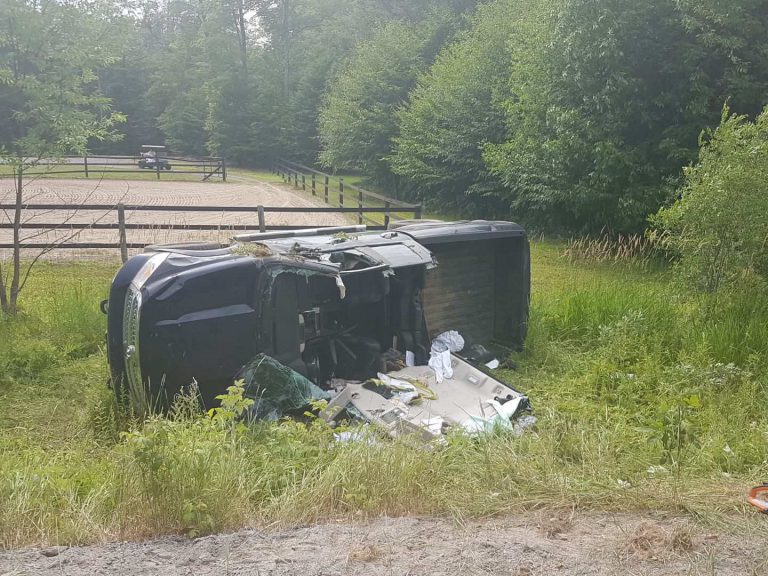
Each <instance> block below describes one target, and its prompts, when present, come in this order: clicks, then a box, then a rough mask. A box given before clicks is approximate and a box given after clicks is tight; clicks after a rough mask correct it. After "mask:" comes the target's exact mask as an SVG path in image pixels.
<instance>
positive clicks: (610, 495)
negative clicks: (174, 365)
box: [0, 241, 768, 547]
mask: <svg viewBox="0 0 768 576" xmlns="http://www.w3.org/2000/svg"><path fill="white" fill-rule="evenodd" d="M564 250H565V246H564V245H563V244H556V243H550V242H545V241H540V242H535V243H534V245H533V247H532V257H533V264H532V269H533V302H532V317H531V326H530V336H529V339H528V347H527V350H526V351H525V352H524V353H523V354H520V355H517V356H516V357H515V359H514V360H515V361H516V362H517V365H518V368H517V370H515V371H506V372H504V377H505V378H507V379H508V380H509V381H510V382H511V383H513V384H514V385H515V386H517V387H518V388H520V389H522V390H523V391H525V392H526V393H528V394H529V395H530V398H531V401H532V403H533V406H534V407H535V410H536V415H537V417H538V418H539V422H538V425H537V428H536V430H535V431H532V432H529V433H527V434H525V435H524V436H523V437H522V438H514V437H511V436H508V435H504V434H498V435H489V436H486V437H483V438H475V439H469V438H466V437H461V436H455V437H451V438H450V441H449V443H448V445H447V446H445V447H443V448H440V449H436V450H424V449H422V448H418V447H415V446H413V445H411V444H410V443H409V441H408V440H407V439H404V440H400V441H398V442H384V443H377V444H374V445H369V444H366V443H357V444H355V443H351V444H345V445H338V444H334V443H333V442H331V437H332V435H331V432H330V430H329V429H328V428H327V427H325V426H324V425H321V424H319V423H316V424H314V425H311V426H306V425H302V424H297V423H295V422H283V423H281V424H277V425H261V426H257V427H255V428H253V429H250V430H244V429H242V428H241V427H238V426H234V425H233V424H232V423H231V422H228V421H226V420H221V419H218V420H211V419H210V418H205V417H201V416H199V415H196V414H194V413H193V411H192V410H190V409H188V408H185V407H184V406H181V407H180V408H179V411H178V413H177V414H176V417H175V418H168V419H161V418H154V419H150V420H149V421H147V422H144V423H139V422H132V421H130V419H128V418H126V417H124V416H122V415H121V414H120V413H119V412H118V411H116V410H115V406H114V403H113V401H112V398H111V394H110V392H109V390H108V389H107V388H106V385H105V382H106V378H107V369H106V361H105V356H104V350H103V336H104V330H105V323H104V317H103V316H102V315H101V314H100V312H98V302H99V300H101V299H103V298H105V297H106V292H107V288H108V285H109V282H110V279H111V277H112V275H113V274H114V272H115V270H116V264H115V265H108V264H92V263H89V264H82V265H80V264H66V265H64V264H59V265H56V264H42V265H40V267H39V268H38V269H37V271H36V274H34V276H33V278H32V280H31V281H30V285H29V287H28V289H27V292H26V293H25V294H24V295H23V298H22V305H23V312H22V314H21V315H20V316H19V317H18V318H16V319H11V320H9V319H3V320H0V400H1V401H2V402H3V405H4V409H3V417H2V419H0V547H15V546H22V545H33V544H46V543H65V544H70V543H83V542H94V541H103V540H110V539H118V538H142V537H146V536H150V535H156V534H165V533H184V534H189V535H198V534H203V533H208V532H214V531H222V530H230V529H236V528H239V527H242V526H252V525H265V524H270V525H286V524H292V523H302V522H312V521H316V520H319V519H328V518H346V517H354V518H359V517H366V516H379V515H382V514H387V515H408V514H438V515H448V516H451V517H454V518H457V519H459V520H460V519H461V518H465V517H477V516H484V515H491V514H502V513H508V512H511V511H515V510H520V509H529V508H534V507H575V508H578V509H596V510H648V509H653V510H662V511H669V512H677V513H683V514H688V515H690V516H691V517H693V518H695V519H696V520H697V521H699V522H702V523H711V524H717V525H718V526H723V525H728V524H729V523H735V522H738V523H744V522H750V521H751V520H753V519H754V518H755V517H756V514H755V513H754V511H753V510H752V509H748V507H747V506H746V505H745V503H744V493H745V490H746V489H747V488H748V487H749V486H750V485H752V484H754V483H756V482H759V481H761V480H763V479H765V478H766V477H768V464H766V460H767V459H768V449H766V445H767V444H766V436H767V435H768V416H766V407H768V397H767V396H766V391H767V385H768V378H766V370H765V368H766V359H768V355H766V348H768V304H766V303H765V302H764V301H760V300H757V299H753V298H735V297H730V298H725V297H721V298H719V299H718V298H714V297H710V298H702V297H696V298H685V297H682V296H680V295H679V291H678V290H677V289H676V287H675V285H674V283H673V282H672V281H671V275H670V273H669V272H668V271H666V270H665V269H664V268H663V267H662V268H658V269H654V268H652V267H649V266H648V265H647V264H644V265H642V266H640V265H633V264H631V263H625V264H619V265H608V264H598V263H594V262H591V261H578V260H577V261H574V260H573V259H569V258H565V257H564V256H563V253H564ZM755 526H757V524H755ZM756 529H757V528H756Z"/></svg>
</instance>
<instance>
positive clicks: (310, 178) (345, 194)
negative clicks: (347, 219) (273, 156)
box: [272, 159, 422, 228]
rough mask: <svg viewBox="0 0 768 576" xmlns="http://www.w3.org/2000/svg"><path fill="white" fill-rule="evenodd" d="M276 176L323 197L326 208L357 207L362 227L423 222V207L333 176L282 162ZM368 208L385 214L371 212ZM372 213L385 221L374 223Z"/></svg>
mask: <svg viewBox="0 0 768 576" xmlns="http://www.w3.org/2000/svg"><path fill="white" fill-rule="evenodd" d="M272 172H273V173H275V174H277V175H278V176H281V177H282V178H283V181H284V182H286V183H288V184H292V185H293V186H294V187H295V188H301V189H302V190H303V191H304V192H311V193H312V196H320V197H321V198H322V199H323V200H324V201H325V203H326V204H330V205H336V206H338V207H339V208H346V207H349V206H357V208H356V209H354V210H353V212H357V222H358V224H373V225H383V227H384V228H388V227H389V222H390V220H402V219H404V218H415V219H420V218H421V212H422V205H421V204H411V203H410V202H403V201H402V200H397V199H395V198H390V197H389V196H384V195H382V194H377V193H376V192H371V191H370V190H365V189H364V188H360V187H359V186H353V185H351V184H347V183H345V182H344V178H343V177H341V176H332V175H330V174H326V173H325V172H320V171H319V170H315V169H314V168H310V167H308V166H303V165H301V164H297V163H296V162H291V161H289V160H283V159H279V160H277V161H276V162H275V164H274V165H273V167H272ZM345 202H346V204H345ZM366 207H367V208H380V209H381V210H375V211H373V210H367V208H366ZM371 213H379V214H383V215H384V218H383V220H377V219H373V218H371V217H370V216H368V214H371Z"/></svg>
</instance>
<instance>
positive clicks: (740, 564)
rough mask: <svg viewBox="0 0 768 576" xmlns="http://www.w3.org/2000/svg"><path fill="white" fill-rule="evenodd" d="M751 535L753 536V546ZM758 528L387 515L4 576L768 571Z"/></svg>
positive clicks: (14, 563) (53, 556)
mask: <svg viewBox="0 0 768 576" xmlns="http://www.w3.org/2000/svg"><path fill="white" fill-rule="evenodd" d="M760 519H762V518H760ZM757 526H760V524H759V523H758V524H757ZM757 531H759V532H764V530H762V529H761V528H758V529H757ZM747 532H751V533H752V538H751V539H750V538H749V537H748V534H747ZM754 532H755V528H754V526H753V528H752V529H751V530H750V529H748V528H746V527H742V528H734V529H731V530H729V531H727V532H726V531H724V530H713V529H705V528H701V527H697V526H695V525H693V524H692V523H690V522H689V521H687V520H685V519H680V518H672V517H666V518H665V517H661V516H653V517H652V516H649V515H641V514H586V513H577V514H576V515H573V514H572V513H570V512H562V513H557V512H554V513H553V512H551V511H550V512H542V513H527V514H522V515H516V516H509V517H506V518H500V519H489V520H482V521H468V522H465V523H460V524H459V523H456V522H451V521H449V520H445V519H417V518H391V519H390V518H383V519H378V520H375V521H371V522H365V523H358V524H354V523H353V524H322V525H317V526H309V527H304V528H296V529H291V530H285V531H278V532H262V531H255V530H249V531H242V532H237V533H235V534H226V535H216V536H208V537H205V538H200V539H197V540H188V539H185V538H163V539H159V540H153V541H149V542H145V543H114V544H105V545H98V546H86V547H80V548H47V549H42V550H20V551H6V552H0V574H3V575H7V576H10V575H18V576H20V575H38V574H42V575H47V574H51V575H54V574H55V575H58V576H64V575H67V576H85V575H93V574H110V575H137V576H149V575H163V576H166V575H168V576H176V575H179V576H181V575H184V576H192V575H194V576H209V575H211V576H212V575H217V576H218V575H232V576H246V575H247V576H257V575H258V576H264V575H267V574H270V575H276V576H289V575H290V576H294V575H295V576H304V575H307V576H320V575H324V576H335V575H342V574H355V575H366V576H378V575H405V574H412V575H438V574H440V575H451V576H453V575H457V574H470V575H475V574H477V575H480V574H483V575H486V574H487V575H491V574H493V575H508V576H532V575H548V574H559V575H564V576H576V575H579V576H589V575H595V574H611V575H613V574H616V575H622V576H624V575H626V576H632V575H647V576H661V575H669V576H671V575H691V576H695V575H702V576H704V575H708V576H709V575H715V574H717V575H719V576H749V575H754V576H757V575H762V574H768V560H766V559H765V558H764V554H762V552H761V551H760V548H761V547H760V546H759V545H758V544H759V542H755V535H754ZM763 539H764V536H761V537H760V538H758V540H759V541H760V542H762V540H763Z"/></svg>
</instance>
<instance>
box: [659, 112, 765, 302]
mask: <svg viewBox="0 0 768 576" xmlns="http://www.w3.org/2000/svg"><path fill="white" fill-rule="evenodd" d="M708 136H709V138H708V140H707V141H705V142H703V143H702V145H701V157H700V161H699V163H698V164H697V165H696V166H694V167H692V168H690V169H688V170H687V171H686V183H685V186H684V187H683V189H682V193H681V195H680V197H679V199H678V200H677V201H676V202H675V203H674V204H673V205H672V206H670V207H668V208H665V209H662V210H661V211H659V213H658V214H657V215H656V216H655V218H654V219H653V222H654V224H655V225H657V226H658V227H660V228H662V229H664V230H665V231H666V232H667V233H668V235H669V236H668V242H669V246H670V247H671V248H673V249H675V250H676V251H677V252H678V253H679V255H680V257H681V262H680V267H679V269H680V271H681V272H682V274H683V277H684V278H685V279H686V280H687V281H688V282H689V283H691V284H692V285H694V286H695V287H697V288H699V289H703V290H705V291H708V292H714V291H717V289H718V288H720V287H721V286H723V285H734V284H742V283H746V284H750V285H751V284H755V283H757V284H764V282H765V281H766V280H767V279H768V109H766V110H765V111H764V112H763V113H762V114H761V115H760V116H759V117H758V118H757V120H756V121H755V122H754V123H752V122H749V121H748V120H747V118H746V117H745V116H736V115H734V116H730V117H729V116H728V108H725V109H724V110H723V117H722V122H721V124H720V126H719V127H718V128H717V129H716V130H715V131H714V132H711V133H709V134H708Z"/></svg>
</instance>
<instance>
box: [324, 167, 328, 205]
mask: <svg viewBox="0 0 768 576" xmlns="http://www.w3.org/2000/svg"><path fill="white" fill-rule="evenodd" d="M325 203H326V204H328V174H326V175H325Z"/></svg>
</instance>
